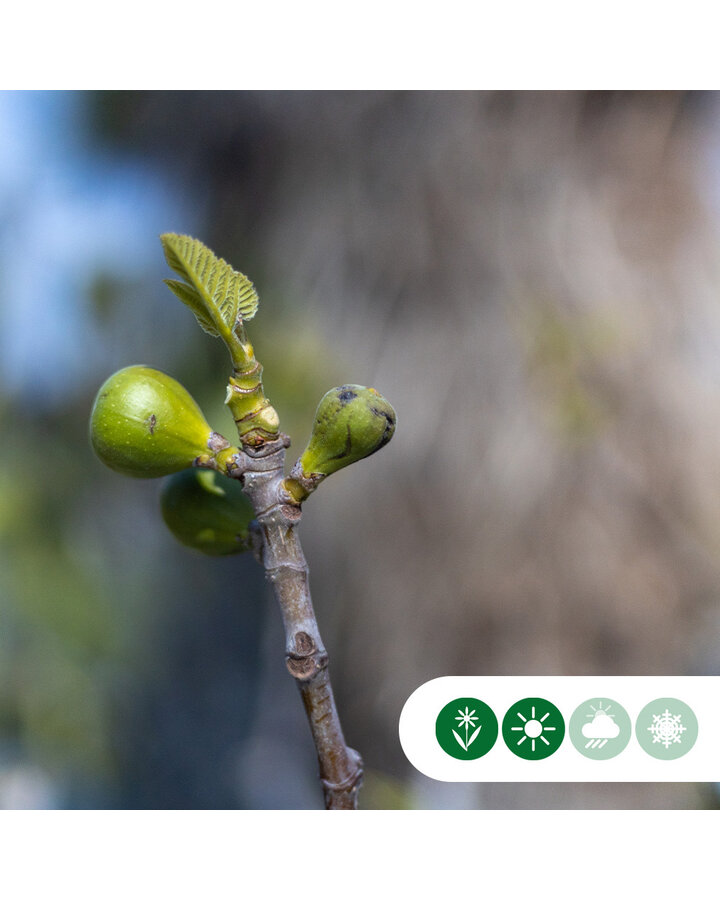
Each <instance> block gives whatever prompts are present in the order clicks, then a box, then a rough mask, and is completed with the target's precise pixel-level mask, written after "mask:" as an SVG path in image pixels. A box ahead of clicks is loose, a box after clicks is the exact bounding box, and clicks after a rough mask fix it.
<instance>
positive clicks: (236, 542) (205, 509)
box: [160, 469, 255, 556]
mask: <svg viewBox="0 0 720 900" xmlns="http://www.w3.org/2000/svg"><path fill="white" fill-rule="evenodd" d="M160 506H161V509H162V516H163V519H164V520H165V524H166V525H167V527H168V528H169V529H170V531H172V533H173V534H174V535H175V537H176V538H177V539H178V540H179V541H180V543H181V544H185V546H186V547H193V548H194V549H195V550H201V551H202V552H203V553H207V554H208V555H209V556H226V555H228V554H230V553H242V552H243V550H249V549H250V543H249V530H248V526H249V525H250V522H251V521H252V520H253V519H254V518H255V513H254V511H253V508H252V504H251V503H250V501H249V500H248V498H247V497H246V496H245V494H244V493H243V490H242V488H241V487H240V483H239V482H238V481H235V480H234V479H232V478H227V477H225V476H224V475H220V474H218V473H217V472H214V471H212V470H211V469H187V470H186V471H185V472H178V473H177V474H175V475H171V476H170V478H168V480H167V482H166V483H165V485H164V486H163V489H162V493H161V495H160Z"/></svg>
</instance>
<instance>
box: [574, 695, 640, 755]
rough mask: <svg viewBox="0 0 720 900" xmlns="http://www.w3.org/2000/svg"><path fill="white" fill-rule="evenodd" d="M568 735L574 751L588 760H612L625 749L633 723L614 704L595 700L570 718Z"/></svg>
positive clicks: (607, 700) (615, 703)
mask: <svg viewBox="0 0 720 900" xmlns="http://www.w3.org/2000/svg"><path fill="white" fill-rule="evenodd" d="M568 733H569V735H570V740H571V742H572V744H573V746H574V747H575V749H576V750H578V751H579V752H580V753H582V755H583V756H587V758H588V759H612V758H613V756H617V755H618V753H622V751H623V750H624V749H625V748H626V747H627V745H628V742H629V741H630V737H631V735H632V722H631V721H630V716H629V715H628V714H627V712H626V710H625V709H623V707H622V706H620V704H619V703H618V702H617V700H611V699H610V698H609V697H594V698H593V699H592V700H586V701H585V702H584V703H581V704H580V706H578V708H577V709H576V710H575V712H574V713H573V714H572V715H571V716H570V725H569V727H568Z"/></svg>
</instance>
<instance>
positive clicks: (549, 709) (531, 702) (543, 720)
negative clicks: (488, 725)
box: [503, 698, 565, 759]
mask: <svg viewBox="0 0 720 900" xmlns="http://www.w3.org/2000/svg"><path fill="white" fill-rule="evenodd" d="M503 736H504V738H505V743H506V744H507V745H508V747H509V748H510V750H512V752H513V753H514V754H515V755H516V756H522V757H523V758H524V759H544V758H545V757H547V756H550V755H551V754H552V753H554V752H555V751H556V750H557V748H558V747H559V746H560V744H561V743H562V741H563V738H564V737H565V723H564V721H563V718H562V715H561V714H560V710H559V709H558V708H557V707H556V706H554V705H553V704H552V703H550V702H549V701H547V700H542V699H540V698H527V699H526V700H520V701H519V702H518V703H515V704H514V705H513V706H511V707H510V709H509V710H508V711H507V713H506V715H505V719H504V721H503Z"/></svg>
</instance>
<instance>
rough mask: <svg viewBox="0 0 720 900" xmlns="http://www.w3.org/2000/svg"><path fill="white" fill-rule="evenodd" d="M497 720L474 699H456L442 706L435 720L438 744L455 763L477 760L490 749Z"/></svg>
mask: <svg viewBox="0 0 720 900" xmlns="http://www.w3.org/2000/svg"><path fill="white" fill-rule="evenodd" d="M498 730H499V729H498V720H497V716H496V715H495V713H494V712H493V711H492V710H491V709H490V707H489V706H488V705H487V703H483V701H482V700H478V699H477V698H476V697H458V699H457V700H452V701H451V702H450V703H448V704H446V705H445V706H443V708H442V709H441V710H440V712H439V714H438V717H437V719H436V720H435V736H436V737H437V741H438V744H440V746H441V747H442V748H443V750H444V751H445V752H446V753H447V754H449V755H450V756H454V757H455V759H479V758H480V757H481V756H484V755H485V754H486V753H487V752H488V751H489V750H490V749H492V747H493V745H494V743H495V741H496V740H497V736H498Z"/></svg>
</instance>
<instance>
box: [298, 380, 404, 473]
mask: <svg viewBox="0 0 720 900" xmlns="http://www.w3.org/2000/svg"><path fill="white" fill-rule="evenodd" d="M396 421H397V417H396V415H395V410H394V409H393V408H392V406H391V405H390V404H389V403H388V401H387V400H386V399H385V398H384V397H383V396H382V395H381V394H379V393H378V392H377V391H376V390H375V389H374V388H367V387H362V386H361V385H359V384H344V385H342V386H341V387H336V388H333V389H332V390H331V391H328V392H327V394H325V396H324V397H323V398H322V400H321V401H320V404H319V406H318V408H317V412H316V413H315V424H314V426H313V432H312V435H311V437H310V442H309V443H308V445H307V447H306V448H305V451H304V452H303V454H302V456H301V457H300V459H299V461H298V462H299V467H300V469H301V470H302V474H303V476H304V477H305V478H313V477H315V476H326V475H331V474H332V473H333V472H337V471H338V469H342V468H344V467H345V466H349V465H350V464H351V463H354V462H357V461H358V460H359V459H364V458H365V457H366V456H370V454H371V453H375V452H376V451H377V450H379V449H380V448H381V447H384V446H385V444H387V442H388V441H389V440H390V438H391V437H392V436H393V433H394V432H395V423H396Z"/></svg>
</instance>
